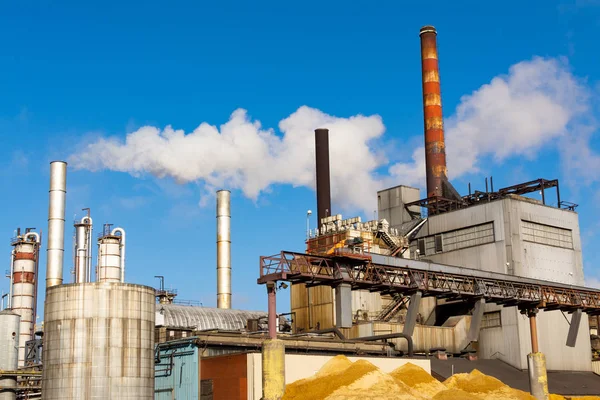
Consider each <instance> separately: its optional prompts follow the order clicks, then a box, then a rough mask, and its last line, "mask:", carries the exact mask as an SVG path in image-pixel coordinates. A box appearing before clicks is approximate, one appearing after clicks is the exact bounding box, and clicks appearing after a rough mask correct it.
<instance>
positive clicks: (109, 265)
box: [97, 228, 125, 282]
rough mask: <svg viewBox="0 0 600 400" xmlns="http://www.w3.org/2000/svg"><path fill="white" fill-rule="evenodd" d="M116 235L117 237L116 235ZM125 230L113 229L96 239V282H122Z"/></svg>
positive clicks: (123, 275)
mask: <svg viewBox="0 0 600 400" xmlns="http://www.w3.org/2000/svg"><path fill="white" fill-rule="evenodd" d="M117 233H118V235H117ZM124 280H125V230H123V228H115V229H113V230H112V231H111V232H110V234H105V235H103V236H102V237H100V239H98V278H97V281H98V282H124Z"/></svg>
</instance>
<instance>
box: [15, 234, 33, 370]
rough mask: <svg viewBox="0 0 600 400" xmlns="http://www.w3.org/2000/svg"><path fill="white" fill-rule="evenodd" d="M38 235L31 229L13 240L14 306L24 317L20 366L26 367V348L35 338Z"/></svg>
mask: <svg viewBox="0 0 600 400" xmlns="http://www.w3.org/2000/svg"><path fill="white" fill-rule="evenodd" d="M39 240H40V236H39V234H37V233H35V232H28V233H27V234H25V235H23V236H18V237H17V238H16V239H15V240H14V241H13V242H12V245H13V246H14V258H13V262H12V265H11V271H12V273H11V275H12V282H11V286H12V287H11V293H12V298H11V308H12V310H13V311H14V312H16V313H17V314H19V315H20V316H21V322H20V329H19V367H24V366H25V347H26V345H25V344H26V342H27V341H28V340H31V339H33V331H34V324H35V307H36V286H37V279H36V271H37V260H38V259H39V257H38V253H39Z"/></svg>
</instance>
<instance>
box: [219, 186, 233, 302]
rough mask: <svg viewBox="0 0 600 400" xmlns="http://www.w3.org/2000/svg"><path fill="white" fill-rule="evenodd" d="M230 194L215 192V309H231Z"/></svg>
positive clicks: (227, 192) (225, 191)
mask: <svg viewBox="0 0 600 400" xmlns="http://www.w3.org/2000/svg"><path fill="white" fill-rule="evenodd" d="M230 197H231V192H230V191H229V190H219V191H217V307H218V308H231V199H230Z"/></svg>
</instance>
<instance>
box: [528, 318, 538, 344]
mask: <svg viewBox="0 0 600 400" xmlns="http://www.w3.org/2000/svg"><path fill="white" fill-rule="evenodd" d="M537 312H538V311H537V310H531V311H529V313H528V316H529V330H530V331H531V352H532V353H539V348H538V334H537V321H536V314H537Z"/></svg>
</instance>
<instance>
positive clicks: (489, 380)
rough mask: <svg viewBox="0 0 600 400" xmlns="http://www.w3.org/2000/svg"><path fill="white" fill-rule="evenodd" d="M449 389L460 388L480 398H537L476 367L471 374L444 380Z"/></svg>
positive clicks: (517, 399) (512, 399) (457, 375)
mask: <svg viewBox="0 0 600 400" xmlns="http://www.w3.org/2000/svg"><path fill="white" fill-rule="evenodd" d="M444 385H445V386H446V387H447V388H448V389H458V390H462V391H463V392H465V393H469V394H470V395H472V396H475V397H476V398H478V399H490V400H504V399H506V400H535V398H534V397H533V396H532V395H530V394H529V393H526V392H522V391H520V390H515V389H513V388H511V387H510V386H507V385H505V384H504V383H502V382H501V381H500V380H498V379H496V378H494V377H491V376H487V375H485V374H482V373H481V372H479V371H478V370H476V369H474V370H473V371H471V373H469V374H455V375H453V376H451V377H450V378H448V379H446V381H444Z"/></svg>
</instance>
